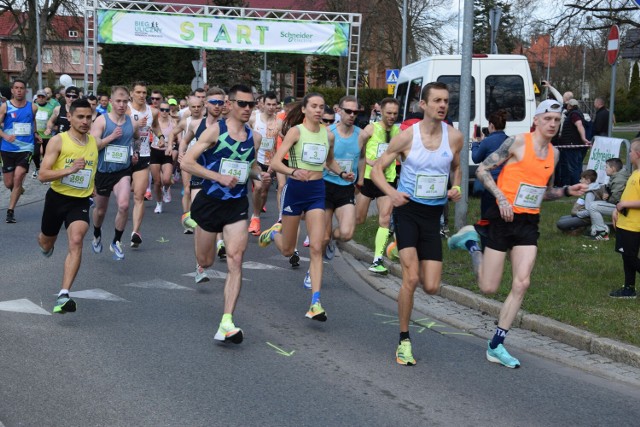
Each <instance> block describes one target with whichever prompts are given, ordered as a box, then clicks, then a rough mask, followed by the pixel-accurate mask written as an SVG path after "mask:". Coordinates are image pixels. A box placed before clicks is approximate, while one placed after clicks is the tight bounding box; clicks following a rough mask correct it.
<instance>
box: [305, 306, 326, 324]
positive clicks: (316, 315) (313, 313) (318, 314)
mask: <svg viewBox="0 0 640 427" xmlns="http://www.w3.org/2000/svg"><path fill="white" fill-rule="evenodd" d="M305 317H306V318H307V319H312V320H317V321H319V322H326V321H327V313H326V312H325V311H324V308H322V305H320V303H319V302H317V303H315V304H311V307H309V311H307V314H305Z"/></svg>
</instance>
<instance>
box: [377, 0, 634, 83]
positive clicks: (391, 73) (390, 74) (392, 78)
mask: <svg viewBox="0 0 640 427" xmlns="http://www.w3.org/2000/svg"><path fill="white" fill-rule="evenodd" d="M638 1H640V0H638ZM386 71H387V84H388V85H394V84H396V83H398V76H399V75H400V70H386Z"/></svg>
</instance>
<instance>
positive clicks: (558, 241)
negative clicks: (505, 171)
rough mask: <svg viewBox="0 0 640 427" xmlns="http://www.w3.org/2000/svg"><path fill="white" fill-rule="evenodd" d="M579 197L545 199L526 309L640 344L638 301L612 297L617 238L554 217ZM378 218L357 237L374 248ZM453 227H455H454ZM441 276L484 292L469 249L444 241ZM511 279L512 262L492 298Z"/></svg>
mask: <svg viewBox="0 0 640 427" xmlns="http://www.w3.org/2000/svg"><path fill="white" fill-rule="evenodd" d="M574 201H575V198H570V199H569V198H567V199H561V200H557V201H553V202H544V204H543V206H542V214H541V220H540V239H539V242H538V258H537V262H536V265H535V267H534V270H533V274H532V277H531V286H530V288H529V291H528V292H527V295H526V296H525V299H524V303H523V305H522V309H524V310H526V311H527V312H529V313H534V314H539V315H542V316H547V317H550V318H552V319H556V320H558V321H560V322H563V323H567V324H570V325H573V326H576V327H578V328H581V329H584V330H587V331H591V332H593V333H595V334H597V335H600V336H604V337H609V338H613V339H617V340H620V341H624V342H627V343H630V344H634V345H640V328H638V304H639V303H640V301H637V300H615V299H612V298H609V296H608V294H609V292H610V291H611V290H613V289H616V288H618V287H621V286H622V283H623V279H624V276H623V271H622V260H621V257H620V255H618V254H616V253H615V252H614V247H615V238H614V236H613V235H612V238H611V240H609V241H608V242H603V241H593V240H589V239H587V238H585V237H582V236H571V235H567V234H563V233H562V232H560V231H559V230H558V229H557V228H556V226H555V222H556V220H557V219H558V218H559V217H560V216H562V215H569V214H570V212H571V206H572V205H573V203H574ZM454 209H455V205H454V203H451V204H450V212H449V224H450V226H451V225H453V223H454ZM479 210H480V200H479V199H478V198H471V199H470V200H469V211H468V212H469V214H468V218H469V221H468V222H469V223H473V222H475V221H476V219H477V218H478V217H479ZM376 230H377V218H376V217H369V218H368V219H367V222H366V223H365V224H362V225H361V226H359V227H358V230H357V231H356V235H355V237H354V239H355V240H356V241H357V242H359V243H361V244H363V245H366V246H367V247H369V248H373V240H374V238H375V232H376ZM452 231H453V230H452ZM443 248H444V249H443V251H444V252H443V253H444V263H443V273H442V281H443V282H445V283H448V284H450V285H454V286H459V287H462V288H466V289H469V290H472V291H474V292H476V293H480V291H479V289H478V287H477V285H476V284H475V281H474V277H473V273H472V272H471V259H470V257H469V254H468V252H466V251H455V252H451V251H449V250H448V248H447V245H446V242H444V241H443ZM510 283H511V268H510V264H509V262H507V265H506V267H505V274H504V277H503V284H502V287H501V290H500V291H499V293H498V294H496V295H494V296H493V297H492V298H494V299H496V300H499V301H504V299H505V298H506V296H507V294H508V292H509V289H510Z"/></svg>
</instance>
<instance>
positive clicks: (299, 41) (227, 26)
mask: <svg viewBox="0 0 640 427" xmlns="http://www.w3.org/2000/svg"><path fill="white" fill-rule="evenodd" d="M98 43H107V44H134V45H145V46H167V47H184V48H199V49H200V48H203V49H223V50H250V51H254V52H286V53H301V54H306V55H331V56H347V54H348V48H349V24H346V23H334V22H305V21H277V20H260V19H247V18H230V17H226V16H195V15H178V14H174V15H170V14H164V13H150V12H129V11H111V10H106V9H99V10H98Z"/></svg>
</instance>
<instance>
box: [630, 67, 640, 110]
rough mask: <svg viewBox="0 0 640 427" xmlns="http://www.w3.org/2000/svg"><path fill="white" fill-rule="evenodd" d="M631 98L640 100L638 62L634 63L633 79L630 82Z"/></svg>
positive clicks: (639, 70)
mask: <svg viewBox="0 0 640 427" xmlns="http://www.w3.org/2000/svg"><path fill="white" fill-rule="evenodd" d="M629 98H630V99H631V100H632V101H640V69H639V68H638V63H637V62H636V63H634V64H633V69H632V71H631V81H630V82H629Z"/></svg>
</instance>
